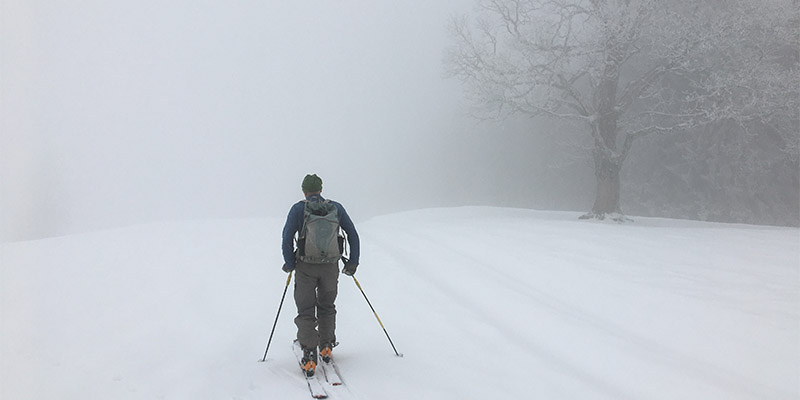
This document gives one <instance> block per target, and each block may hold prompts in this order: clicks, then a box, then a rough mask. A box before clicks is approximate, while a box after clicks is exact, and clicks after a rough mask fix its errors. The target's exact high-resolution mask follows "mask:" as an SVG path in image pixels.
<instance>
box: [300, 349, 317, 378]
mask: <svg viewBox="0 0 800 400" xmlns="http://www.w3.org/2000/svg"><path fill="white" fill-rule="evenodd" d="M301 364H302V365H301V366H300V367H301V368H302V369H303V373H304V374H305V375H306V376H308V377H311V376H314V371H315V370H316V369H317V349H316V348H313V349H310V348H305V347H304V348H303V360H302V362H301Z"/></svg>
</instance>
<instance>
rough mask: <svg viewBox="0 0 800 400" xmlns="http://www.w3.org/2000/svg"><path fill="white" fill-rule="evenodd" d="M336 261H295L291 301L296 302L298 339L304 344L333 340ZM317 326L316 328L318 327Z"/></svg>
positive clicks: (334, 338)
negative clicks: (312, 262) (325, 262)
mask: <svg viewBox="0 0 800 400" xmlns="http://www.w3.org/2000/svg"><path fill="white" fill-rule="evenodd" d="M338 284H339V263H330V264H308V263H304V262H302V261H298V262H297V266H296V267H295V280H294V302H295V304H297V318H295V319H294V323H295V325H297V340H298V341H299V342H300V344H301V345H302V346H303V347H308V348H316V347H317V346H319V345H320V344H325V343H333V342H335V341H336V306H335V305H334V302H335V301H336V294H337V291H338ZM317 327H319V331H318V330H317Z"/></svg>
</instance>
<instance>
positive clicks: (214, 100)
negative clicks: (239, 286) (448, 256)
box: [0, 0, 474, 240]
mask: <svg viewBox="0 0 800 400" xmlns="http://www.w3.org/2000/svg"><path fill="white" fill-rule="evenodd" d="M472 4H473V2H472V1H470V0H437V1H428V0H414V1H402V2H376V1H366V0H364V1H355V0H345V1H335V2H309V1H296V2H294V1H293V2H289V1H267V2H265V1H226V2H220V1H197V0H192V1H169V2H162V1H151V0H144V1H135V2H133V1H123V2H108V1H101V0H95V1H79V2H72V1H38V0H24V1H9V0H4V1H3V2H2V10H1V12H0V18H2V20H0V36H1V37H0V46H1V47H0V57H2V58H0V96H2V97H1V98H0V151H1V152H2V154H1V157H0V167H2V175H1V176H0V178H2V181H0V193H1V194H2V198H0V207H1V209H0V226H2V232H0V234H1V235H0V240H15V239H21V238H31V237H38V236H46V235H55V234H66V233H72V232H81V231H87V230H93V229H99V228H105V227H113V226H121V225H127V224H134V223H141V222H148V221H156V220H163V219H183V218H208V217H264V216H274V217H281V218H282V217H284V216H285V215H286V212H287V210H288V208H289V206H290V205H291V203H292V202H294V201H296V200H298V199H299V198H300V197H301V194H300V190H299V186H300V181H301V180H302V177H303V176H304V175H305V174H306V173H318V174H319V175H320V176H322V178H323V179H324V181H325V194H327V195H328V196H329V197H331V198H334V199H336V200H339V201H342V202H343V203H344V204H345V206H346V207H347V208H348V209H349V211H350V213H351V214H353V215H354V218H356V219H357V220H358V219H364V218H367V217H369V216H372V215H375V214H377V213H381V212H388V211H392V210H395V209H403V208H414V207H424V206H432V205H437V204H439V202H440V200H441V197H437V196H439V194H440V192H441V191H442V190H443V189H446V188H447V187H452V186H453V185H457V180H458V179H459V178H458V177H457V176H455V177H454V176H452V174H451V173H452V171H453V170H456V171H457V170H458V168H452V164H454V163H456V161H455V159H453V160H450V157H452V155H451V154H449V153H448V152H449V151H451V150H454V149H457V148H463V146H454V143H453V142H454V141H459V140H463V138H464V137H466V136H465V135H463V132H464V130H465V129H472V128H474V122H465V119H464V118H463V112H464V109H463V107H461V103H462V100H461V92H460V86H459V83H458V82H457V81H455V80H446V79H443V67H442V56H443V49H444V47H445V45H446V44H447V41H448V38H447V36H446V22H447V19H448V18H449V17H450V16H451V15H453V14H458V13H463V12H465V11H468V10H469V9H470V8H471V7H472ZM459 138H461V139H459ZM448 168H450V169H448ZM445 172H446V173H445ZM448 174H450V175H448ZM444 175H447V176H449V178H448V179H450V178H452V179H451V181H450V182H442V179H443V176H444ZM453 180H454V181H455V182H454V181H453ZM437 193H439V194H437Z"/></svg>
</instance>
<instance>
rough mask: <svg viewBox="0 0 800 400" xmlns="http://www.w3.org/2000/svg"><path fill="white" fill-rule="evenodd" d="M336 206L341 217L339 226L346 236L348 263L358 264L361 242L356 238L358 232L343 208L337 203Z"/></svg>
mask: <svg viewBox="0 0 800 400" xmlns="http://www.w3.org/2000/svg"><path fill="white" fill-rule="evenodd" d="M336 205H337V206H338V207H339V215H341V217H340V218H339V225H340V226H341V227H342V229H344V233H346V234H347V242H348V243H349V244H350V262H354V263H356V264H358V259H359V257H360V256H361V241H360V240H359V238H358V231H356V226H355V224H353V221H352V220H351V219H350V216H349V215H347V211H346V210H345V209H344V206H342V205H341V204H339V203H336Z"/></svg>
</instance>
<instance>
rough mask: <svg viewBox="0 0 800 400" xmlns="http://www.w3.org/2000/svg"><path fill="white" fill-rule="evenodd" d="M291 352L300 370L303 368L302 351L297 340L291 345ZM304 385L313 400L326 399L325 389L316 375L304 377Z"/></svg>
mask: <svg viewBox="0 0 800 400" xmlns="http://www.w3.org/2000/svg"><path fill="white" fill-rule="evenodd" d="M292 350H293V351H294V355H295V357H297V364H298V365H300V367H301V368H302V366H303V349H302V348H301V347H300V342H298V341H297V340H295V341H294V343H292ZM303 377H304V378H306V383H307V384H308V390H309V391H310V392H311V397H313V398H315V399H325V398H328V393H327V392H326V391H325V388H323V387H322V383H320V381H319V379H317V375H314V376H305V374H303Z"/></svg>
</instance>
